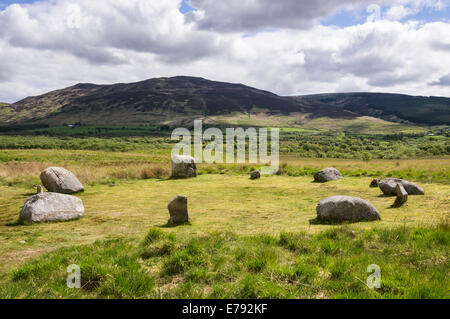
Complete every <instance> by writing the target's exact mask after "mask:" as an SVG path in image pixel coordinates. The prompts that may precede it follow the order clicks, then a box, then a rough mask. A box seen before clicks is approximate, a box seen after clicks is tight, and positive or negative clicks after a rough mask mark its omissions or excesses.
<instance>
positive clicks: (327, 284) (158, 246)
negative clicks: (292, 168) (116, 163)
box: [0, 225, 450, 299]
mask: <svg viewBox="0 0 450 319" xmlns="http://www.w3.org/2000/svg"><path fill="white" fill-rule="evenodd" d="M449 243H450V232H449V230H448V226H445V225H444V226H442V225H441V226H440V227H433V228H430V227H421V228H405V227H399V228H392V229H380V228H376V227H375V228H373V229H371V230H370V231H361V230H358V229H354V228H352V227H351V226H336V227H333V228H330V229H328V230H326V231H322V232H320V233H317V234H307V233H305V232H294V233H291V232H289V233H286V232H284V233H281V234H280V235H279V236H273V235H268V234H264V233H261V234H258V235H252V236H242V235H236V234H235V233H232V232H216V233H208V234H204V235H193V236H190V237H188V238H186V237H183V236H179V235H175V234H173V233H170V234H169V233H168V231H167V230H164V229H158V228H151V229H150V231H149V233H148V234H147V236H146V237H145V240H142V241H140V242H139V241H130V240H123V239H116V240H107V241H97V242H95V243H93V244H91V245H84V246H75V247H70V248H63V249H59V250H57V251H56V252H53V253H50V254H46V255H44V256H42V257H40V258H38V259H35V260H33V261H30V262H28V263H26V264H24V265H23V266H21V267H18V268H17V269H15V270H14V271H13V272H12V274H11V275H10V276H9V277H8V279H7V281H6V282H5V283H4V284H3V285H2V286H1V287H0V298H61V297H62V298H189V299H190V298H450V294H449V290H448V289H449V280H448V273H447V272H448V267H449V263H448V258H449V250H448V245H449ZM70 264H77V265H79V266H80V268H81V285H82V288H81V289H70V288H67V287H66V278H67V272H66V267H67V266H68V265H70ZM371 264H377V265H378V266H380V268H381V288H375V289H373V290H372V289H369V288H368V287H367V286H366V278H367V277H368V276H369V275H370V273H367V272H366V269H367V267H368V266H369V265H371Z"/></svg>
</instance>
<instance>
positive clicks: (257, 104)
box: [0, 76, 450, 125]
mask: <svg viewBox="0 0 450 319" xmlns="http://www.w3.org/2000/svg"><path fill="white" fill-rule="evenodd" d="M232 114H265V115H267V116H272V117H273V116H280V117H288V118H294V117H298V121H297V122H295V121H294V125H295V123H297V124H298V125H300V124H301V123H304V122H306V121H308V120H311V119H315V118H321V117H328V118H343V119H351V118H358V117H361V116H369V117H374V118H379V119H383V120H386V121H391V122H404V123H407V122H411V123H416V124H427V125H438V124H449V123H450V98H446V97H434V96H431V97H424V96H411V95H404V94H398V93H369V92H347V93H318V94H311V95H296V96H279V95H277V94H275V93H272V92H270V91H265V90H259V89H257V88H253V87H250V86H246V85H244V84H241V83H228V82H219V81H211V80H207V79H204V78H201V77H189V76H176V77H162V78H151V79H147V80H144V81H138V82H131V83H115V84H94V83H78V84H75V85H73V86H70V87H67V88H63V89H59V90H54V91H51V92H48V93H45V94H42V95H39V96H31V97H26V98H24V99H22V100H20V101H17V102H15V103H12V104H7V103H5V104H2V103H0V125H13V124H22V123H25V124H28V123H38V124H49V125H61V124H63V123H73V122H83V123H86V124H106V123H108V124H118V125H125V124H180V121H181V122H183V121H185V122H186V121H191V120H192V119H193V118H198V117H204V118H211V119H214V118H216V117H226V116H229V115H232Z"/></svg>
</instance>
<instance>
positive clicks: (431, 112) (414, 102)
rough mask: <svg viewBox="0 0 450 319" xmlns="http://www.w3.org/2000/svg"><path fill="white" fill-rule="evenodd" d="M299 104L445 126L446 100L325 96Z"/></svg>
mask: <svg viewBox="0 0 450 319" xmlns="http://www.w3.org/2000/svg"><path fill="white" fill-rule="evenodd" d="M295 100H296V101H298V102H300V103H309V104H313V105H314V104H326V105H328V106H330V107H334V108H336V109H341V110H347V111H351V112H355V113H357V114H360V115H366V116H373V117H379V118H382V119H385V120H389V121H399V120H401V119H403V120H408V121H410V122H413V123H423V124H432V125H433V124H449V123H450V98H445V97H434V96H431V97H423V96H409V95H403V94H389V93H329V94H316V95H307V96H298V97H296V98H295Z"/></svg>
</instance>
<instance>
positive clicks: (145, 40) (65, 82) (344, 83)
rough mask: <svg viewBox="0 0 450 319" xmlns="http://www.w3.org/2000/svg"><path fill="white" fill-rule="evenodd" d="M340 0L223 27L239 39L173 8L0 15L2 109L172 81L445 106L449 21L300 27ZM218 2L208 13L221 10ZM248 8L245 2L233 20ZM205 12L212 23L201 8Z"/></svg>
mask: <svg viewBox="0 0 450 319" xmlns="http://www.w3.org/2000/svg"><path fill="white" fill-rule="evenodd" d="M321 1H322V0H321ZM241 2H242V1H241ZM271 2H272V1H271ZM338 2H339V3H341V4H342V2H341V1H325V0H323V1H322V2H321V3H322V4H325V3H326V4H327V5H330V6H331V7H329V8H328V7H327V8H322V9H320V8H319V9H318V8H316V7H314V8H309V9H308V8H306V7H305V8H304V10H300V9H301V8H302V7H290V9H291V10H297V11H296V12H295V11H294V13H297V15H298V16H299V19H300V18H302V17H306V18H305V19H306V20H304V22H305V21H309V22H307V23H306V22H305V24H304V25H303V22H298V23H299V24H298V26H297V27H296V28H293V26H295V23H294V25H291V24H290V25H289V27H286V28H284V27H280V26H282V25H278V26H279V28H277V29H269V30H270V32H268V31H266V32H259V33H258V32H256V33H255V32H254V33H252V32H251V29H252V25H254V26H256V25H258V24H257V23H253V22H252V23H253V24H252V25H250V26H249V27H248V28H247V27H245V26H244V25H242V24H240V23H241V22H242V21H241V20H240V19H241V18H240V17H236V16H233V15H231V16H230V17H229V18H228V19H230V21H233V19H234V21H236V24H237V25H239V28H244V29H245V31H244V29H243V30H242V31H239V32H237V30H238V29H239V28H237V29H234V30H233V32H228V31H229V30H225V31H226V32H225V31H224V32H221V31H218V30H215V29H217V28H212V29H213V30H210V29H208V28H205V26H206V24H204V23H205V21H206V20H203V22H192V21H188V20H187V19H186V18H185V16H184V15H182V14H181V13H180V12H179V11H178V7H179V4H180V1H179V0H171V1H147V0H129V1H126V2H125V1H115V0H97V1H88V0H81V1H77V2H76V3H77V4H78V5H79V12H80V13H81V17H80V19H78V18H77V17H74V16H73V14H74V13H76V12H78V9H77V8H76V7H75V9H74V7H73V2H71V1H69V0H60V1H57V2H53V1H52V2H50V1H43V2H39V3H35V4H32V5H20V6H19V5H13V6H9V7H7V8H6V9H5V10H3V11H0V60H1V61H2V63H1V64H0V101H7V102H13V101H17V100H19V99H21V98H23V97H25V96H28V95H36V94H41V93H45V92H47V91H49V90H53V89H58V88H62V87H66V86H69V85H73V84H75V83H78V82H94V83H115V82H133V81H139V80H143V79H147V78H150V77H160V76H174V75H192V76H201V77H205V78H209V79H213V80H222V81H229V82H234V83H235V82H241V83H244V84H247V85H251V86H255V87H258V88H261V89H265V90H269V91H272V92H275V93H278V94H281V95H288V94H307V93H319V92H337V91H372V92H373V91H379V92H398V93H407V94H415V95H446V96H450V85H448V81H447V76H448V74H450V65H449V63H448V62H447V61H449V58H450V49H449V48H450V42H448V41H447V40H446V39H447V38H448V34H449V33H450V24H449V23H446V22H435V23H422V24H420V23H418V22H398V21H395V20H398V19H401V18H399V17H400V16H401V15H402V14H404V12H403V13H402V12H401V10H400V9H392V8H393V7H389V8H390V9H388V11H386V12H387V13H385V15H384V16H385V17H386V18H384V19H382V20H380V21H375V22H368V23H364V24H361V25H355V26H351V27H347V28H339V27H326V26H322V25H320V24H318V23H310V22H311V21H312V20H314V19H318V18H320V17H321V16H322V15H323V14H331V13H332V12H333V9H332V8H335V9H336V8H338V7H339V4H338ZM353 2H355V1H347V2H346V3H347V4H348V5H351V4H352V3H353ZM370 2H373V1H370ZM438 2H439V1H431V0H401V1H396V4H395V5H396V6H404V8H413V9H414V8H416V7H418V6H424V5H426V6H432V5H435V6H438ZM199 3H200V2H195V1H192V5H195V4H197V5H198V4H199ZM216 3H217V2H216ZM220 3H221V4H220V5H218V7H217V10H223V12H222V13H221V14H224V13H226V12H229V11H227V10H228V9H226V8H223V7H222V6H224V5H225V4H224V3H225V2H220ZM226 3H228V1H227V2H226ZM230 3H231V4H230V6H231V7H232V5H233V4H234V2H230ZM248 3H250V2H248ZM248 3H247V2H245V1H244V3H243V7H242V12H243V13H242V12H241V13H240V14H243V16H245V15H246V14H247V13H245V12H247V11H248V10H249V9H247V7H248V6H250V5H249V4H248ZM379 3H383V2H382V1H380V2H379ZM71 5H72V7H71ZM293 5H294V4H293ZM333 5H334V6H333ZM269 8H270V9H273V10H272V11H271V12H272V17H273V18H272V20H269V21H272V22H273V23H275V22H276V21H281V20H280V19H281V17H282V15H283V14H285V13H284V11H283V10H284V9H283V10H282V8H280V7H277V5H275V4H274V5H273V6H271V7H267V9H269ZM280 10H281V11H280ZM317 10H318V11H317ZM391 10H392V11H391ZM395 10H399V11H398V12H397V13H395ZM269 11H270V10H269ZM390 11H391V13H389V12H390ZM257 13H258V12H255V13H254V14H256V15H257ZM203 14H204V17H208V18H207V19H211V18H210V17H211V16H210V14H211V12H209V11H208V10H205V11H204V13H203ZM217 14H218V13H217ZM276 15H280V16H279V17H278V16H276ZM291 16H294V14H287V16H286V21H289V19H290V17H291ZM387 17H391V19H387ZM394 17H395V18H394ZM202 19H206V18H202ZM311 19H312V20H311ZM211 21H212V20H211ZM253 21H254V22H255V21H263V20H261V19H259V18H258V19H256V18H255V20H253ZM292 21H294V20H292ZM68 22H69V23H68ZM272 22H271V23H272ZM221 23H228V22H227V21H226V20H222V22H221ZM280 23H282V22H280ZM296 23H297V22H296ZM263 25H264V24H263ZM223 26H225V24H224V25H223ZM265 26H266V25H265ZM271 26H273V25H271ZM303 26H307V28H304V27H303ZM219 29H220V28H219ZM246 33H249V34H251V35H250V36H244V34H246ZM440 79H442V80H441V81H440V82H438V81H439V80H440ZM437 83H439V85H436V84H437Z"/></svg>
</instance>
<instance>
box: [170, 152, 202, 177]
mask: <svg viewBox="0 0 450 319" xmlns="http://www.w3.org/2000/svg"><path fill="white" fill-rule="evenodd" d="M172 177H184V178H187V177H197V165H196V163H195V158H193V157H192V156H188V155H175V156H173V157H172Z"/></svg>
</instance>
